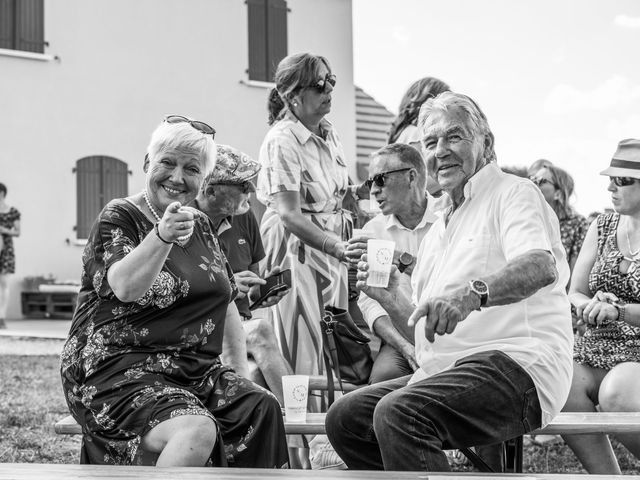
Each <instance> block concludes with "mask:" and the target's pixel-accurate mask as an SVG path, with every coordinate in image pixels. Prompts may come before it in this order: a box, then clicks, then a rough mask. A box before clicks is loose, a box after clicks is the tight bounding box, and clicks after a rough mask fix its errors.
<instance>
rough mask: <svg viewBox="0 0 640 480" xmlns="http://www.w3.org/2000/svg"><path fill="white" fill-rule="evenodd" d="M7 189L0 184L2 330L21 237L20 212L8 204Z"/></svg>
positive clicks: (0, 299) (0, 306)
mask: <svg viewBox="0 0 640 480" xmlns="http://www.w3.org/2000/svg"><path fill="white" fill-rule="evenodd" d="M6 198H7V187H6V186H5V184H4V183H0V328H6V325H5V321H4V320H5V318H7V307H8V304H9V275H11V274H13V273H15V272H16V255H15V252H14V250H13V237H18V236H20V212H19V211H18V209H17V208H15V207H12V206H10V205H8V204H7V202H6Z"/></svg>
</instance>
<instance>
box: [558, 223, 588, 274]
mask: <svg viewBox="0 0 640 480" xmlns="http://www.w3.org/2000/svg"><path fill="white" fill-rule="evenodd" d="M587 230H589V222H588V221H587V219H586V218H584V217H583V216H582V215H579V214H577V213H574V214H572V215H569V216H568V217H565V218H563V219H562V220H560V238H561V239H562V245H563V246H564V250H565V252H566V253H567V262H568V263H569V265H573V264H574V263H575V261H576V259H577V258H578V254H579V253H580V249H581V248H582V242H584V237H585V235H586V234H587Z"/></svg>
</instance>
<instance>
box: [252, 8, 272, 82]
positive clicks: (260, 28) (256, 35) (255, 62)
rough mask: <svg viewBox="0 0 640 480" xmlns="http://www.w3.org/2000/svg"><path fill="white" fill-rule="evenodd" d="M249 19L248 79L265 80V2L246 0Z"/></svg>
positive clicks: (266, 73)
mask: <svg viewBox="0 0 640 480" xmlns="http://www.w3.org/2000/svg"><path fill="white" fill-rule="evenodd" d="M247 7H248V19H249V23H248V26H249V79H251V80H260V81H263V82H265V81H267V78H268V77H267V75H268V72H267V2H266V0H247Z"/></svg>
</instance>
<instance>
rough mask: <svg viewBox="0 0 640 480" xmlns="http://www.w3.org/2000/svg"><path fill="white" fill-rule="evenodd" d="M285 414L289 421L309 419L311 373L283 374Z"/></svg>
mask: <svg viewBox="0 0 640 480" xmlns="http://www.w3.org/2000/svg"><path fill="white" fill-rule="evenodd" d="M282 391H283V393H284V415H285V419H286V421H287V422H305V421H306V420H307V397H308V394H309V375H283V377H282Z"/></svg>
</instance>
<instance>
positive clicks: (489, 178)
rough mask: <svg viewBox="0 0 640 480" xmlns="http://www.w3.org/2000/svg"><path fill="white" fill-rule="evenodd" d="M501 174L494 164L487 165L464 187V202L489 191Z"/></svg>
mask: <svg viewBox="0 0 640 480" xmlns="http://www.w3.org/2000/svg"><path fill="white" fill-rule="evenodd" d="M501 173H502V170H500V167H498V165H497V164H496V162H489V163H487V164H486V165H485V166H484V167H482V168H481V169H480V170H479V171H478V172H476V173H475V175H473V176H472V177H471V178H470V179H469V181H468V182H467V184H466V185H465V186H464V198H465V201H466V200H470V199H471V197H473V195H474V194H476V193H480V192H483V191H485V192H486V191H490V190H491V188H490V187H491V185H493V184H494V183H496V182H497V181H498V180H499V178H500V174H501Z"/></svg>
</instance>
